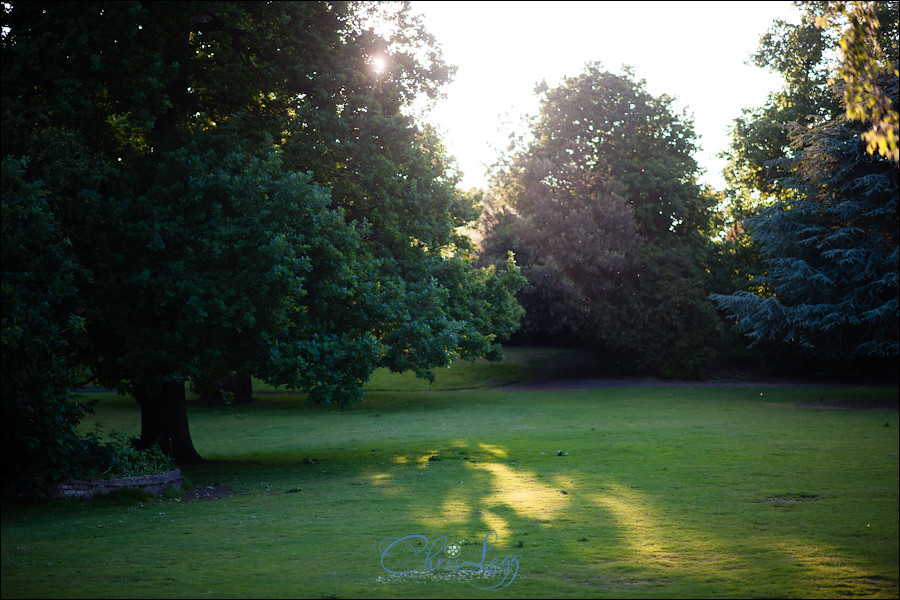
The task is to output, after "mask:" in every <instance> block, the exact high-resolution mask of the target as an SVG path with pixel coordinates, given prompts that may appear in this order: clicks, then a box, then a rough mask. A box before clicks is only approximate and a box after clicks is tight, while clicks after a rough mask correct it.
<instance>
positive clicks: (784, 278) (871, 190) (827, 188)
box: [715, 2, 898, 359]
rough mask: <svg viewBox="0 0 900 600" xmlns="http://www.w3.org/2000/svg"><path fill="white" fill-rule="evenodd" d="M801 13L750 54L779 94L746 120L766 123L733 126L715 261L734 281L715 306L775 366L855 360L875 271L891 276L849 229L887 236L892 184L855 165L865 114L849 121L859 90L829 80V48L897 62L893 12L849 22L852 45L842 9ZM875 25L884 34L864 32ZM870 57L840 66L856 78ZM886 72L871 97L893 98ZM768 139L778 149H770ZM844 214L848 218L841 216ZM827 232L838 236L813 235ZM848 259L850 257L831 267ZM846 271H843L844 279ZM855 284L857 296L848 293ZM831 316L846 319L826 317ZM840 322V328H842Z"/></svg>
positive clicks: (817, 6) (723, 285)
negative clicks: (780, 79) (726, 225)
mask: <svg viewBox="0 0 900 600" xmlns="http://www.w3.org/2000/svg"><path fill="white" fill-rule="evenodd" d="M801 6H802V8H803V9H804V13H803V20H802V22H801V24H800V25H797V26H791V25H786V24H784V23H776V24H775V25H774V26H773V28H772V30H771V31H770V33H769V34H767V35H766V36H764V37H763V39H762V40H761V44H760V51H759V52H758V53H757V55H756V57H755V60H756V62H757V64H758V65H759V66H768V67H770V68H772V69H774V70H775V71H777V72H779V73H781V74H783V75H784V77H785V87H784V89H783V90H782V91H781V92H779V93H777V94H774V95H773V96H772V97H771V98H770V100H769V102H768V103H767V104H766V106H765V107H763V108H761V109H758V110H757V111H752V112H751V111H748V112H745V115H749V114H754V115H762V116H760V117H759V118H757V119H756V120H755V121H749V120H737V121H736V126H735V130H734V132H735V136H734V143H733V145H732V151H731V156H730V166H731V172H730V173H731V176H730V179H729V182H730V184H731V186H732V188H731V190H730V196H731V198H730V199H731V201H732V205H731V207H730V211H731V216H732V218H733V221H732V223H731V227H730V232H729V235H728V241H727V243H726V244H725V245H723V256H724V255H727V254H729V253H730V260H729V258H728V257H726V258H725V260H724V261H723V262H724V263H725V264H727V265H729V266H730V267H731V270H732V274H733V275H734V276H733V277H731V278H729V280H728V281H720V283H719V286H718V288H719V289H718V291H719V292H720V293H719V294H718V295H717V296H715V298H716V301H717V303H718V304H719V306H720V307H721V308H723V309H724V310H725V312H726V314H729V315H731V316H732V317H734V318H736V319H737V323H738V327H737V330H738V331H740V332H741V333H742V334H745V335H747V336H749V338H750V340H751V342H752V344H753V346H754V347H757V348H765V349H766V351H768V353H769V354H770V355H773V352H772V351H773V350H778V351H780V352H781V354H776V355H777V356H781V357H782V358H785V357H786V356H787V355H788V354H793V355H795V356H798V355H799V356H802V357H804V358H811V357H816V358H819V359H824V358H832V359H833V358H837V357H841V356H843V357H848V356H860V355H862V354H866V353H868V352H869V351H870V350H871V348H869V347H868V346H866V342H865V341H863V338H865V337H866V335H867V334H866V333H864V330H865V327H864V326H862V325H861V323H862V322H863V321H865V320H866V319H869V318H873V315H872V314H869V316H868V317H865V318H864V317H862V316H861V312H860V311H863V308H862V307H865V306H869V309H873V310H874V307H875V306H876V305H878V306H881V305H883V301H884V297H883V296H882V295H881V294H882V292H883V291H884V290H882V292H879V293H878V294H874V293H873V292H872V286H873V285H879V286H880V285H883V284H882V283H878V284H875V283H874V282H875V281H880V279H879V277H880V276H877V275H876V272H880V271H878V269H884V268H888V269H889V268H890V259H889V256H890V252H889V251H888V253H887V255H884V254H883V253H884V249H883V248H881V249H878V248H877V244H875V243H874V242H873V240H871V239H869V238H867V237H865V236H862V237H860V236H858V235H857V234H856V233H853V232H854V231H856V230H857V228H858V227H866V228H874V230H881V231H889V230H890V229H891V227H892V225H891V224H890V223H891V217H890V210H889V209H887V208H886V207H883V206H882V207H878V203H879V202H884V201H887V200H888V199H890V195H888V196H882V194H883V193H884V192H885V190H890V189H891V187H890V186H891V185H894V184H891V183H890V178H889V177H888V179H887V180H885V179H884V177H883V176H882V175H884V173H883V171H884V168H885V164H884V163H883V162H879V161H866V160H863V157H861V156H858V155H857V150H858V147H857V146H856V145H855V144H853V143H851V142H852V140H851V139H849V138H848V137H847V136H848V135H849V132H852V131H855V130H859V123H858V122H856V119H858V118H859V117H861V116H862V115H861V114H858V115H856V116H851V113H849V112H847V110H846V109H847V104H846V100H847V99H848V98H851V99H852V97H854V94H855V93H853V94H850V96H848V95H847V94H845V93H844V92H845V90H846V91H849V90H851V89H852V88H853V87H854V86H853V85H847V86H844V85H843V84H839V85H838V83H839V82H836V81H835V77H834V73H835V70H834V69H835V67H836V65H835V64H834V62H833V51H834V50H837V49H838V47H839V46H840V45H841V44H843V46H844V47H845V48H848V49H849V48H851V47H853V48H856V50H857V51H860V50H862V47H861V46H860V45H859V44H864V45H865V47H866V48H870V49H875V48H880V49H882V50H883V51H884V58H885V61H886V62H894V63H896V60H897V56H898V43H897V29H898V19H897V3H896V2H875V3H873V4H871V5H866V8H865V11H864V12H865V15H864V18H863V19H862V21H860V20H857V23H856V25H857V26H859V27H863V26H862V23H863V21H864V22H865V23H866V24H867V25H866V26H865V27H863V29H864V32H865V34H866V39H865V40H864V41H862V40H861V38H860V37H859V36H858V35H856V36H855V39H856V40H857V41H856V42H852V43H851V45H850V46H848V43H847V39H848V38H845V39H844V41H843V42H841V34H842V32H841V31H840V23H839V21H838V20H837V19H835V18H834V16H835V14H836V12H837V13H840V12H842V11H843V10H844V9H843V8H842V7H840V6H837V5H835V4H834V3H804V4H802V5H801ZM875 22H878V23H880V24H881V27H879V28H877V29H875V28H872V27H869V25H872V24H873V23H875ZM856 29H857V30H856V33H857V34H859V33H860V32H859V30H858V27H857V28H856ZM853 30H854V27H851V31H850V32H849V33H848V35H849V34H852V33H853ZM851 37H854V36H852V35H851ZM862 51H863V52H864V53H865V51H864V50H862ZM874 58H875V55H874V54H873V55H871V56H869V57H868V58H864V57H863V56H862V55H860V54H858V53H857V54H856V58H855V59H854V60H855V63H854V64H847V63H845V64H844V67H843V69H842V70H843V71H844V73H845V74H847V75H849V76H850V77H851V78H852V77H855V76H854V75H852V72H854V71H856V72H857V74H859V73H861V71H859V69H862V68H863V66H862V65H863V63H865V62H866V61H868V62H869V63H871V62H872V60H873V59H874ZM860 61H862V62H860ZM883 62H884V61H883ZM869 73H870V74H871V71H869ZM892 75H893V76H891V73H890V71H887V72H885V73H884V74H883V75H882V76H880V77H881V79H880V82H881V83H880V84H878V85H876V86H875V88H873V89H876V88H877V89H879V90H882V91H885V92H887V94H888V96H890V93H895V92H889V90H891V89H893V90H896V85H897V84H896V81H897V75H896V72H894V73H893V74H892ZM798 82H801V83H802V82H810V84H809V85H805V86H804V85H798ZM805 89H806V90H809V91H807V92H804V90H805ZM835 89H837V90H838V93H835ZM893 98H894V100H893V102H894V103H896V96H893ZM895 105H896V104H895ZM865 119H868V116H866V117H865ZM861 131H862V130H859V131H858V133H861ZM773 132H775V133H774V134H773ZM772 140H777V143H776V144H769V145H768V146H767V145H766V142H770V141H772ZM888 175H889V174H888ZM816 186H820V187H819V188H817V187H816ZM885 186H886V187H885ZM845 210H846V211H852V213H851V212H848V213H846V214H844V213H843V212H842V211H845ZM885 211H887V212H885ZM879 219H885V220H883V221H879ZM825 223H829V225H828V227H831V228H832V233H834V235H835V236H836V237H835V238H834V239H831V238H829V236H828V235H826V233H825V232H824V231H823V230H822V229H820V227H824V226H825V225H824V224H825ZM863 224H864V225H863ZM895 226H896V225H894V227H895ZM885 235H886V236H887V237H885V238H884V241H885V242H886V243H887V244H888V246H890V242H889V240H891V239H896V237H895V236H893V234H885ZM892 236H893V237H892ZM798 239H803V240H806V242H805V244H804V246H803V247H802V248H800V247H798V246H797V245H796V244H797V240H798ZM838 239H840V240H841V241H839V242H838V241H836V240H838ZM841 244H843V246H842V245H841ZM851 244H858V247H856V248H851V246H850V245H851ZM844 251H846V252H847V253H848V254H847V255H846V256H844V257H842V258H840V259H839V258H838V255H839V254H840V253H841V252H844ZM851 257H855V259H860V260H861V259H862V257H867V258H866V260H868V261H870V262H869V263H868V265H869V266H867V267H866V269H864V273H863V272H857V271H855V270H854V267H853V266H852V265H853V260H855V259H852V258H851ZM894 260H896V259H894ZM885 261H886V262H885ZM876 264H880V265H881V267H875V266H874V265H876ZM845 268H846V269H848V271H847V272H845V273H841V272H840V271H841V270H842V269H845ZM792 269H793V270H792ZM724 270H725V271H727V270H728V269H724ZM810 277H812V279H810ZM872 278H874V279H872ZM814 281H818V282H819V283H818V284H813V282H814ZM825 281H828V282H829V283H822V282H825ZM839 282H842V283H839ZM854 286H857V287H858V288H859V289H857V290H855V291H854V290H853V287H854ZM889 288H890V286H888V288H887V289H889ZM735 290H741V291H740V292H737V293H735ZM864 290H868V291H864ZM860 294H862V296H860ZM863 296H865V297H866V298H865V299H864V298H863ZM888 299H889V298H888ZM848 303H849V304H848ZM879 303H881V304H879ZM838 307H840V310H844V311H845V312H846V314H845V315H843V316H842V315H840V314H839V313H834V312H833V311H835V310H839V308H838ZM867 310H868V309H867ZM841 319H844V322H843V324H840V325H839V324H838V322H837V321H838V320H841ZM882 325H883V326H884V328H885V329H884V331H882V333H883V334H885V335H887V336H888V337H890V335H892V334H891V333H890V332H891V327H890V323H889V322H883V323H882ZM870 333H873V332H871V331H870ZM839 339H840V341H838V340H839ZM872 339H875V338H872ZM782 341H784V342H785V343H782ZM888 345H889V344H888ZM882 346H883V345H882ZM867 348H869V349H867ZM883 349H884V348H883V347H882V350H878V351H877V352H875V353H874V354H875V355H879V354H880V353H882V351H883Z"/></svg>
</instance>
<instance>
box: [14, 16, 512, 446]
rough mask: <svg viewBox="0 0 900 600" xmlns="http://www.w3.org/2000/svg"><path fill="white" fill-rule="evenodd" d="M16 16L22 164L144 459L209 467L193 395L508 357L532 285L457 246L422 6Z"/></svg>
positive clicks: (332, 395) (459, 209) (322, 387)
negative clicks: (195, 389) (237, 384)
mask: <svg viewBox="0 0 900 600" xmlns="http://www.w3.org/2000/svg"><path fill="white" fill-rule="evenodd" d="M370 17H371V18H372V20H371V21H370V20H369V19H370ZM3 25H4V31H5V33H4V38H3V131H4V136H3V142H2V143H3V156H4V157H7V156H11V157H28V158H29V161H28V163H27V172H26V173H25V175H24V177H25V179H26V180H30V181H36V180H41V181H43V182H44V185H45V186H46V190H47V198H48V202H49V203H50V205H51V207H52V210H53V214H54V216H55V219H56V222H57V223H58V226H59V228H60V231H61V232H63V234H62V235H63V236H64V237H65V238H66V239H68V240H69V241H70V245H69V246H68V247H67V250H66V252H67V253H68V255H70V256H71V257H72V259H73V260H77V262H78V264H79V265H80V271H78V272H77V273H76V280H75V284H76V285H75V286H76V287H77V293H76V294H75V295H74V296H72V300H71V302H72V305H73V306H76V307H77V308H78V310H79V312H80V314H83V316H84V319H85V328H86V331H87V336H86V340H87V341H88V342H89V346H86V347H84V348H80V349H79V350H81V351H80V352H79V354H78V357H77V360H78V361H81V362H83V363H87V365H88V366H89V367H90V368H91V370H92V372H93V374H94V376H96V377H97V378H98V380H99V381H100V382H102V383H104V384H107V385H109V386H111V387H117V388H119V389H123V390H127V391H129V392H131V393H132V394H133V395H134V397H135V398H136V399H137V400H138V402H139V403H140V405H141V407H142V435H141V439H140V444H141V446H142V447H145V448H147V447H150V446H152V445H154V444H158V445H159V446H160V447H162V448H163V450H164V451H165V452H167V453H168V454H169V455H170V456H173V457H174V458H175V459H176V460H178V461H180V462H190V461H194V460H197V459H198V458H199V454H198V453H197V452H196V450H195V449H194V448H193V444H192V443H191V440H190V433H189V427H188V425H187V413H186V408H185V397H184V384H185V382H186V381H187V380H193V381H194V382H195V383H196V384H197V385H198V386H199V387H203V388H205V387H213V388H216V387H217V385H216V384H217V383H219V382H222V381H223V380H224V379H225V378H226V377H229V376H232V375H234V374H240V375H241V376H249V375H255V376H257V377H259V378H262V379H265V380H267V381H269V382H274V383H287V384H290V385H292V386H296V387H303V388H305V389H308V390H309V391H310V397H311V399H313V400H314V401H317V402H323V403H338V404H347V403H350V402H352V401H354V400H358V399H359V398H360V397H361V394H362V388H363V384H364V383H365V382H366V381H367V379H368V377H369V375H370V374H371V373H372V371H373V370H374V369H375V368H376V367H380V366H386V367H390V368H391V369H394V370H397V371H403V370H413V371H415V372H416V373H417V374H420V375H422V376H425V377H427V376H428V375H429V370H430V369H432V368H434V367H438V366H444V365H446V364H448V363H449V362H450V361H452V360H453V359H455V358H479V357H488V356H489V357H493V358H496V357H498V355H499V345H498V342H499V341H500V340H501V339H502V336H505V335H508V334H509V333H510V332H511V331H512V330H513V329H514V327H515V323H516V319H517V317H518V312H517V306H516V304H515V302H514V299H513V294H514V292H515V290H516V289H517V286H519V285H520V278H519V276H518V274H517V271H516V269H515V266H514V265H512V264H508V265H506V267H505V268H504V269H501V270H500V271H499V272H498V271H493V270H480V269H476V268H475V267H474V266H473V264H472V259H471V258H470V256H469V249H470V244H469V242H468V240H467V239H465V238H464V237H462V236H460V235H459V234H457V233H456V228H457V227H459V226H462V225H465V224H466V223H467V222H469V221H471V220H472V219H473V218H475V217H476V216H477V211H475V209H474V206H473V203H472V199H471V198H469V197H468V196H465V195H463V194H461V193H460V192H458V191H457V190H456V188H455V183H456V181H457V179H456V176H455V174H454V171H453V169H452V162H451V161H450V159H449V158H448V157H447V156H446V155H445V153H444V150H443V148H442V146H441V144H440V140H439V139H438V138H437V137H436V136H435V135H434V133H433V132H432V131H431V130H430V129H429V128H427V127H425V126H421V125H420V124H418V123H417V121H416V120H415V119H414V118H413V117H412V116H410V115H411V114H412V113H413V112H414V111H413V105H414V103H415V102H417V101H419V100H427V99H429V98H432V99H433V98H434V97H436V94H437V93H438V91H439V89H440V86H441V85H442V84H443V83H445V82H446V81H448V78H449V76H450V75H451V73H452V68H450V67H448V66H447V65H445V64H444V63H443V60H442V59H441V56H440V52H439V50H438V48H437V47H436V46H435V44H434V40H433V39H432V38H431V37H430V36H429V35H428V34H427V33H425V32H424V29H423V28H422V27H421V23H419V22H418V20H417V18H416V17H414V16H413V15H412V14H411V12H410V10H409V7H408V6H407V5H405V4H402V3H401V4H397V5H391V6H382V5H374V4H368V3H322V2H308V3H299V2H298V3H235V2H222V3H215V4H212V5H210V4H207V3H195V2H185V3H159V2H119V3H105V2H97V3H92V2H85V3H79V4H77V5H76V4H62V3H50V4H47V5H43V4H40V3H13V4H8V5H5V6H4V11H3ZM376 27H377V28H378V30H379V32H376ZM378 54H384V55H386V56H387V58H388V65H389V67H388V68H387V69H386V70H384V71H382V72H380V73H377V72H375V71H374V70H373V69H372V68H371V65H370V63H371V61H372V60H373V58H374V57H375V56H376V55H378ZM5 370H6V366H4V371H5Z"/></svg>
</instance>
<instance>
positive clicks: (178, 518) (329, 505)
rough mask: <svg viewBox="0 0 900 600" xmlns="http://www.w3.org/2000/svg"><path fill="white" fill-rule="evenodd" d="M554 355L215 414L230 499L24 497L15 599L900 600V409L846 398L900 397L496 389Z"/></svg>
mask: <svg viewBox="0 0 900 600" xmlns="http://www.w3.org/2000/svg"><path fill="white" fill-rule="evenodd" d="M535 352H537V351H535ZM550 356H552V354H540V353H536V354H516V355H515V356H513V358H512V360H511V362H510V364H508V365H505V366H503V368H502V369H500V371H499V372H492V371H491V370H490V369H488V368H486V367H485V366H484V365H481V364H479V363H475V364H473V365H466V366H462V367H454V368H452V369H450V370H449V371H448V372H447V373H442V374H440V375H439V378H438V388H439V389H441V386H442V385H444V388H443V389H451V390H452V389H454V388H463V389H465V390H466V391H442V392H440V393H434V392H433V391H421V390H417V389H414V388H415V387H416V386H417V385H418V382H415V381H412V382H406V380H394V383H393V384H392V383H391V377H392V376H388V375H385V374H382V375H384V379H383V380H381V381H380V382H378V381H375V382H373V383H375V384H377V385H373V388H374V389H372V390H371V391H370V392H369V394H368V395H367V400H366V402H365V403H363V404H360V405H358V406H355V407H353V408H351V409H349V410H346V411H343V412H342V411H339V410H335V409H330V408H327V407H317V406H310V405H308V404H306V403H305V401H304V399H303V397H302V396H298V395H291V394H284V395H281V394H277V393H272V394H265V395H260V396H258V400H257V401H255V402H254V403H252V404H249V405H243V406H224V407H203V406H191V407H190V408H189V413H190V420H191V424H192V431H193V437H194V442H195V445H196V447H197V449H198V451H199V452H200V453H201V454H202V455H203V456H204V457H205V458H207V459H210V462H208V463H206V464H203V465H199V466H196V467H190V468H187V469H185V474H186V476H187V478H188V479H189V480H190V482H191V483H192V487H199V488H206V489H208V488H217V489H218V490H219V491H221V490H222V488H224V487H227V488H231V491H230V493H228V494H226V495H223V496H218V497H215V498H214V499H210V500H204V499H195V500H191V499H186V498H178V499H149V500H148V499H144V500H143V501H137V500H134V501H130V502H129V501H127V499H121V502H118V503H117V502H113V501H92V502H83V501H66V502H46V503H38V504H34V503H32V504H28V505H23V504H13V503H9V502H4V505H3V511H2V596H3V598H13V597H97V598H99V597H197V598H203V597H312V598H356V597H384V598H393V597H400V598H420V597H454V598H469V597H471V598H479V597H498V598H517V597H547V598H561V597H576V598H581V597H635V598H640V597H648V598H657V597H716V598H726V597H735V598H746V597H766V598H773V597H779V598H783V597H816V598H825V597H847V598H854V597H885V598H891V597H894V598H895V597H897V596H898V503H900V498H898V459H897V456H898V433H897V432H898V413H897V410H888V409H865V410H862V409H849V408H833V407H830V405H829V404H830V403H854V402H861V403H867V402H870V403H878V402H883V401H886V400H888V401H891V400H892V401H896V398H897V395H898V390H897V389H896V388H852V387H824V386H823V387H772V386H754V385H746V386H741V387H724V386H718V387H716V386H708V387H703V386H696V387H695V386H680V387H679V386H673V387H611V388H598V389H578V390H540V391H538V390H534V391H531V390H520V389H511V388H504V387H499V388H491V387H488V386H489V385H496V384H497V383H509V382H512V381H515V380H516V379H517V378H519V377H520V376H522V375H523V374H524V375H527V374H531V373H534V371H535V370H536V368H537V366H539V364H540V362H541V360H544V359H547V358H548V357H550ZM516 365H518V366H516ZM501 366H502V365H501ZM458 368H462V369H463V370H465V369H472V370H471V371H469V373H468V374H465V373H462V374H460V373H456V374H454V375H453V377H459V378H460V381H458V382H456V383H454V384H452V385H449V384H442V383H441V378H442V376H443V375H447V374H450V373H451V372H454V371H456V370H457V369H458ZM503 369H506V371H504V370H503ZM398 381H399V383H397V382H398ZM404 382H406V383H404ZM390 387H395V388H399V389H400V390H402V391H391V390H389V389H388V388H390ZM100 397H101V398H102V400H101V402H100V404H99V406H98V411H97V412H98V415H97V418H98V419H99V420H101V421H102V422H103V423H104V428H105V429H106V430H116V431H118V432H120V433H123V434H126V435H134V434H136V433H137V432H138V427H139V420H138V412H137V407H136V404H135V403H134V402H133V401H132V400H130V399H128V398H123V397H119V396H115V395H112V394H105V395H101V396H100ZM820 399H821V402H820ZM807 403H810V404H813V406H799V405H800V404H807ZM560 451H562V453H563V455H560V454H559V453H560ZM210 491H212V490H210ZM491 532H494V534H496V535H495V536H494V535H492V534H491ZM413 535H416V536H420V537H414V538H409V539H408V540H406V541H405V542H399V543H397V544H395V545H394V546H393V547H392V548H391V549H389V551H388V555H387V556H383V554H382V550H385V549H388V546H389V545H390V544H391V541H390V540H397V539H399V538H403V537H405V536H413ZM386 540H388V541H386ZM486 540H487V542H486ZM445 544H447V545H449V544H454V545H459V547H460V554H459V557H458V558H459V562H454V561H455V559H451V558H449V557H448V555H447V554H446V552H445V551H444V550H446V549H445V547H444V545H445ZM486 546H487V548H486ZM379 547H380V548H381V550H380V549H379ZM438 558H440V559H441V560H440V561H438ZM492 560H494V565H495V566H499V567H502V569H501V570H502V574H501V576H499V577H497V578H486V577H482V576H480V575H479V572H478V571H477V570H473V569H471V568H460V569H455V568H454V567H456V566H460V565H463V563H464V562H465V561H469V562H471V563H481V564H484V565H486V566H487V565H488V564H489V563H490V562H491V561H492ZM383 565H384V566H383ZM385 566H387V567H388V568H389V569H391V570H393V571H412V570H415V572H412V573H406V574H403V575H398V574H394V575H392V574H391V573H389V572H388V571H387V570H386V569H385ZM481 574H482V575H483V572H481ZM475 586H480V588H479V587H475ZM491 586H494V588H495V589H491V590H485V589H481V588H486V587H491Z"/></svg>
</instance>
